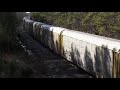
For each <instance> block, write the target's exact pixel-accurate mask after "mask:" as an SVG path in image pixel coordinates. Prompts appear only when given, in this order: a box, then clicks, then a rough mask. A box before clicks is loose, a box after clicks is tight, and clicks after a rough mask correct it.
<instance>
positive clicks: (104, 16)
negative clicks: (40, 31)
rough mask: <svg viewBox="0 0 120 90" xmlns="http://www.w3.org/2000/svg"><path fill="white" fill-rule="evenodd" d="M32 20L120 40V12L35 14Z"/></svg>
mask: <svg viewBox="0 0 120 90" xmlns="http://www.w3.org/2000/svg"><path fill="white" fill-rule="evenodd" d="M32 19H33V20H37V21H41V22H44V23H47V24H53V25H56V26H61V27H65V28H68V29H74V30H77V31H83V32H87V33H92V34H96V35H101V36H105V37H111V38H117V39H120V12H37V13H35V12H34V13H32Z"/></svg>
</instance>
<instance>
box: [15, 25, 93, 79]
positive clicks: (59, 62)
mask: <svg viewBox="0 0 120 90" xmlns="http://www.w3.org/2000/svg"><path fill="white" fill-rule="evenodd" d="M17 33H18V38H19V40H20V41H21V42H20V43H21V44H22V46H23V47H24V49H25V50H26V51H27V52H28V53H29V56H30V57H29V58H30V59H28V60H24V61H22V62H23V63H24V64H21V65H26V66H27V65H29V67H30V68H31V69H32V70H33V72H34V74H33V75H32V76H31V77H34V78H91V76H90V75H88V74H87V73H86V72H84V71H83V70H82V69H80V68H77V67H76V66H74V65H72V64H71V63H69V62H68V61H67V60H65V59H64V58H62V57H61V56H59V55H57V54H56V53H54V52H53V51H51V50H50V49H48V48H47V47H45V46H44V45H43V44H41V43H39V42H38V41H36V40H35V39H34V38H32V37H31V36H30V35H29V34H27V33H26V32H25V31H24V30H23V28H22V26H19V27H18V29H17Z"/></svg>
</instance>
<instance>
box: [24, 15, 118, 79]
mask: <svg viewBox="0 0 120 90" xmlns="http://www.w3.org/2000/svg"><path fill="white" fill-rule="evenodd" d="M23 27H24V29H25V30H26V32H28V33H29V34H30V35H32V36H33V37H35V38H36V39H37V40H39V41H40V42H41V43H43V44H44V45H45V46H47V47H49V48H50V49H51V50H53V51H54V52H56V53H57V54H59V55H61V56H62V57H64V58H66V60H68V61H70V62H72V63H73V64H75V65H77V66H78V67H81V68H82V69H84V70H85V71H87V72H88V73H90V74H92V75H93V76H95V77H97V78H111V77H113V76H114V77H116V75H118V74H119V71H120V69H119V68H118V70H117V71H115V68H116V67H115V64H117V63H118V62H119V61H120V60H119V59H118V60H116V59H113V58H114V57H115V55H116V54H115V55H113V54H114V53H113V47H115V48H116V49H119V48H120V41H119V40H115V39H111V38H106V37H102V36H97V35H92V34H88V33H84V32H80V31H75V30H69V29H66V28H62V27H57V26H53V25H48V24H45V23H41V22H36V21H33V20H30V19H29V18H27V17H24V18H23ZM117 55H118V56H119V54H118V53H117ZM117 65H118V64H117ZM118 66H119V65H118ZM116 72H117V73H116Z"/></svg>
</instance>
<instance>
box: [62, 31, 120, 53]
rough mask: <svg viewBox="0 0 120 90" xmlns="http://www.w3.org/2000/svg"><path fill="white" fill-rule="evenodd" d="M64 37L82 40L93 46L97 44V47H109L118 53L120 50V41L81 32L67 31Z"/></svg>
mask: <svg viewBox="0 0 120 90" xmlns="http://www.w3.org/2000/svg"><path fill="white" fill-rule="evenodd" d="M63 35H65V36H69V37H72V38H75V39H78V40H82V41H85V42H89V43H91V44H95V45H97V46H107V47H108V49H111V50H113V49H116V50H117V51H118V50H119V49H120V40H117V39H112V38H107V37H103V36H98V35H93V34H88V33H84V32H80V31H73V30H68V29H66V30H65V31H64V32H63Z"/></svg>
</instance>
